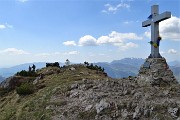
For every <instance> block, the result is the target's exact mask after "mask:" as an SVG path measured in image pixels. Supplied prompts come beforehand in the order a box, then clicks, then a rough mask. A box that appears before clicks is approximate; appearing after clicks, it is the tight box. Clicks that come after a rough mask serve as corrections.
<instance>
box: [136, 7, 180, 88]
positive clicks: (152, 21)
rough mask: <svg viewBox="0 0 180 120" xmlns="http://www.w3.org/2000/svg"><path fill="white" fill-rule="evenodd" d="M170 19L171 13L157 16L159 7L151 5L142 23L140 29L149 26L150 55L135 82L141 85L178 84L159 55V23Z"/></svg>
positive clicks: (164, 60)
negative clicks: (149, 12)
mask: <svg viewBox="0 0 180 120" xmlns="http://www.w3.org/2000/svg"><path fill="white" fill-rule="evenodd" d="M170 17H171V12H164V13H162V14H159V6H158V5H153V6H152V7H151V15H150V16H149V17H148V20H146V21H144V22H142V27H147V26H151V41H150V44H151V54H150V56H149V57H148V58H147V59H146V61H145V63H144V64H143V65H142V66H141V68H140V70H139V74H138V77H137V82H138V83H140V84H141V85H143V84H147V85H152V86H153V85H158V86H166V85H172V84H177V83H178V82H177V80H176V78H175V77H174V75H173V72H172V71H171V70H170V68H169V66H168V64H167V62H166V59H165V58H163V57H162V56H161V55H160V53H159V45H160V40H161V37H160V35H159V22H161V21H163V20H165V19H168V18H170Z"/></svg>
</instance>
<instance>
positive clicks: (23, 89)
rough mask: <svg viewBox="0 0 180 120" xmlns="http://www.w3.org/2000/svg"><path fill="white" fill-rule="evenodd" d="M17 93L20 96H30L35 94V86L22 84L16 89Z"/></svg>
mask: <svg viewBox="0 0 180 120" xmlns="http://www.w3.org/2000/svg"><path fill="white" fill-rule="evenodd" d="M16 92H17V94H19V95H29V94H32V93H33V92H34V85H33V84H32V83H22V84H21V85H20V86H19V87H17V88H16Z"/></svg>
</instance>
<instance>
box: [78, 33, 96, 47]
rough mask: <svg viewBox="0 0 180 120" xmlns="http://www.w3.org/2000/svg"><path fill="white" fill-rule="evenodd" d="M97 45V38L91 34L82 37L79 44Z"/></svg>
mask: <svg viewBox="0 0 180 120" xmlns="http://www.w3.org/2000/svg"><path fill="white" fill-rule="evenodd" d="M95 45H97V40H96V38H94V37H92V36H91V35H85V36H83V37H81V38H80V40H79V46H95Z"/></svg>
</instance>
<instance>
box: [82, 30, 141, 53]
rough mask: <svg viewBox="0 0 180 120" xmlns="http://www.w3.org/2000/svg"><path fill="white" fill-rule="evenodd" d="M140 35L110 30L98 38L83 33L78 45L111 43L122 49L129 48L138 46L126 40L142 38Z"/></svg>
mask: <svg viewBox="0 0 180 120" xmlns="http://www.w3.org/2000/svg"><path fill="white" fill-rule="evenodd" d="M142 39H143V38H142V37H141V36H138V35H136V34H135V33H119V32H116V31H112V32H111V33H110V34H109V35H106V36H101V37H99V38H97V39H96V38H94V37H93V36H91V35H85V36H84V37H81V38H80V40H79V46H95V45H102V44H111V45H114V46H118V47H120V48H121V49H122V50H126V49H129V48H136V47H138V45H137V44H135V43H132V42H128V43H127V40H142Z"/></svg>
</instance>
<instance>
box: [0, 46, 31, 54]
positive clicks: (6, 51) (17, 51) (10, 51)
mask: <svg viewBox="0 0 180 120" xmlns="http://www.w3.org/2000/svg"><path fill="white" fill-rule="evenodd" d="M0 54H7V55H25V54H30V53H29V52H26V51H24V50H21V49H16V48H7V49H4V50H1V51H0Z"/></svg>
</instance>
